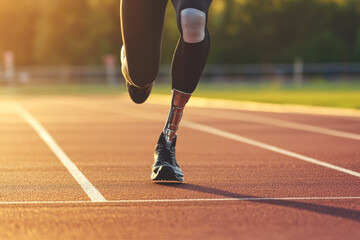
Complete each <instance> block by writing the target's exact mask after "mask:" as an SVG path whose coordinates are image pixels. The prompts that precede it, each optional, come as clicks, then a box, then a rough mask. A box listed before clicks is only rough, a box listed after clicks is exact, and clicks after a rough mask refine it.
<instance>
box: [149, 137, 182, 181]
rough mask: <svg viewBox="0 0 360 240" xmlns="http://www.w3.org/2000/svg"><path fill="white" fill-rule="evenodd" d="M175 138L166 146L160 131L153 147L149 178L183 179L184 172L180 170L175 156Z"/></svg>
mask: <svg viewBox="0 0 360 240" xmlns="http://www.w3.org/2000/svg"><path fill="white" fill-rule="evenodd" d="M176 138H177V136H175V138H174V139H173V141H172V143H171V145H170V146H167V144H166V140H165V136H164V133H161V135H160V138H159V141H158V143H157V145H156V147H155V153H154V159H155V163H154V165H153V166H152V173H151V179H152V180H155V181H160V180H164V181H178V182H182V181H184V173H183V171H181V169H180V167H179V165H178V164H177V162H176V158H175V145H176Z"/></svg>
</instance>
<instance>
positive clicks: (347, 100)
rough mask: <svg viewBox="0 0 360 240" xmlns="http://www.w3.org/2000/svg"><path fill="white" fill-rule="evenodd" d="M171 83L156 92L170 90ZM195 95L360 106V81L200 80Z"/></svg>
mask: <svg viewBox="0 0 360 240" xmlns="http://www.w3.org/2000/svg"><path fill="white" fill-rule="evenodd" d="M168 89H169V87H167V88H164V87H163V86H161V87H155V88H154V92H155V93H158V94H168V92H169V90H168ZM194 96H197V97H204V98H219V99H229V100H240V101H253V102H263V103H278V104H300V105H314V106H326V107H339V108H357V109H360V81H358V82H309V83H305V84H302V85H301V86H295V85H283V84H278V83H276V82H275V83H262V84H230V83H228V84H224V83H213V84H200V85H199V87H198V88H197V89H196V91H195V93H194Z"/></svg>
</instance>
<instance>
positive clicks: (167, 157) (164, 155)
mask: <svg viewBox="0 0 360 240" xmlns="http://www.w3.org/2000/svg"><path fill="white" fill-rule="evenodd" d="M159 160H160V161H163V162H167V163H170V164H172V165H176V163H175V162H174V159H173V156H172V154H171V150H169V149H167V148H166V147H165V146H163V145H161V150H160V151H159Z"/></svg>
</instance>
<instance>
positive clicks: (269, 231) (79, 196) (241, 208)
mask: <svg viewBox="0 0 360 240" xmlns="http://www.w3.org/2000/svg"><path fill="white" fill-rule="evenodd" d="M166 103H167V102H166V101H165V102H164V104H162V105H157V104H149V103H148V104H144V105H134V104H132V103H130V102H129V100H127V98H126V99H125V98H123V97H27V98H17V99H15V100H8V99H2V100H0V153H1V154H0V168H1V175H0V189H1V192H0V219H1V223H0V239H79V238H82V239H359V237H360V187H359V186H360V177H359V176H360V175H357V174H359V172H360V162H359V160H360V144H359V140H356V139H353V138H351V136H352V137H355V138H356V137H359V134H360V118H359V117H340V116H324V115H322V116H318V115H309V114H294V113H291V114H287V113H271V112H254V111H252V112H249V111H241V110H229V109H227V110H224V109H205V108H195V107H188V108H187V109H186V110H185V114H184V119H183V124H182V125H181V127H180V131H179V138H178V146H177V159H178V162H179V164H180V166H181V167H182V169H183V171H184V173H185V182H184V183H183V184H156V183H153V182H151V181H150V167H151V164H152V161H153V160H152V155H153V148H154V146H155V143H156V141H157V138H158V136H159V134H160V131H161V130H162V128H163V124H164V121H165V120H166V117H167V113H168V106H167V104H166ZM27 114H28V115H27ZM29 118H30V120H29ZM31 118H32V119H35V121H38V123H39V124H40V127H42V128H43V130H45V131H46V133H42V134H43V136H42V137H43V138H44V134H45V135H46V134H48V135H49V136H50V137H51V138H52V139H53V140H54V141H55V144H57V147H58V148H59V149H60V150H59V151H63V152H62V153H64V154H66V156H65V157H68V160H69V161H71V162H72V163H74V164H75V165H76V167H77V169H78V170H79V172H80V173H81V174H83V175H82V176H80V175H76V173H75V177H74V176H72V175H71V173H72V174H73V175H74V172H76V171H75V170H76V169H75V170H74V168H71V167H70V168H69V169H70V170H68V169H66V168H65V166H64V164H63V163H62V162H61V161H60V160H59V156H60V158H61V156H62V155H61V153H59V152H58V153H57V155H56V154H54V149H53V150H51V148H50V147H49V141H50V140H51V139H50V140H49V139H48V140H46V136H45V141H44V139H42V138H41V137H40V136H39V131H40V130H39V129H36V128H34V125H31ZM269 119H271V121H270V120H269ZM274 120H275V123H274V122H273V121H274ZM279 120H281V121H283V122H280V123H282V124H284V125H283V126H282V124H276V121H277V123H279V122H278V121H279ZM29 121H30V122H29ZM284 121H285V122H287V123H284ZM289 122H290V123H297V124H300V127H299V125H295V126H294V125H291V124H289ZM33 124H34V123H33ZM304 124H305V125H306V126H309V125H310V126H315V127H320V128H322V129H324V128H325V129H326V131H327V130H336V131H338V132H341V134H343V133H345V135H346V133H349V134H352V135H351V136H350V137H346V136H345V137H341V136H334V135H331V134H327V132H326V131H325V133H324V132H322V133H320V132H316V128H315V130H314V129H312V130H313V131H309V130H306V129H297V127H299V128H302V127H303V125H304ZM291 126H292V127H291ZM301 126H302V127H301ZM330 133H331V131H330ZM244 139H245V140H244ZM248 140H250V141H256V142H255V143H256V144H257V143H259V142H260V143H261V144H265V145H266V146H269V145H271V147H277V149H280V150H281V151H285V153H286V152H289V151H290V153H296V154H299V155H300V158H301V157H308V158H311V159H314V160H317V161H320V162H321V164H322V163H325V164H330V167H329V166H322V165H321V164H320V165H319V164H314V163H312V162H308V161H304V160H302V159H300V158H298V157H292V156H289V155H287V154H282V153H279V152H276V151H270V150H269V149H264V148H262V147H259V146H256V145H254V144H249V143H245V142H243V141H248ZM55 152H56V151H55ZM65 157H64V156H62V158H63V160H64V158H65ZM332 166H335V169H334V168H332ZM76 167H75V168H76ZM337 168H339V169H337ZM343 170H344V171H343ZM84 179H87V180H88V183H87V182H84V181H85V180H84ZM79 182H80V184H79ZM89 184H90V185H91V186H92V187H93V188H94V189H95V190H96V191H98V192H96V191H95V192H92V190H93V189H91V186H90V185H89ZM83 187H85V188H87V189H88V193H86V192H85V191H84V189H83ZM89 189H90V190H89ZM89 192H90V193H89ZM89 197H93V201H91V200H90V198H89ZM101 197H103V200H101Z"/></svg>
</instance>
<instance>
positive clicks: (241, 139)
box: [182, 120, 360, 177]
mask: <svg viewBox="0 0 360 240" xmlns="http://www.w3.org/2000/svg"><path fill="white" fill-rule="evenodd" d="M182 125H183V126H186V127H188V128H192V129H194V130H198V131H202V132H205V133H210V134H213V135H216V136H220V137H224V138H227V139H231V140H234V141H237V142H241V143H246V144H249V145H252V146H256V147H259V148H263V149H266V150H269V151H272V152H276V153H280V154H283V155H286V156H290V157H293V158H297V159H299V160H302V161H305V162H309V163H313V164H316V165H319V166H323V167H326V168H330V169H333V170H336V171H339V172H343V173H346V174H349V175H352V176H355V177H360V173H358V172H355V171H352V170H349V169H346V168H342V167H339V166H336V165H333V164H330V163H327V162H323V161H320V160H317V159H314V158H311V157H307V156H304V155H301V154H298V153H294V152H291V151H288V150H285V149H282V148H279V147H275V146H272V145H269V144H266V143H262V142H259V141H256V140H252V139H250V138H246V137H242V136H239V135H236V134H233V133H230V132H226V131H223V130H220V129H217V128H213V127H209V126H206V125H203V124H199V123H195V122H190V121H185V120H184V121H183V122H182Z"/></svg>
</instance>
